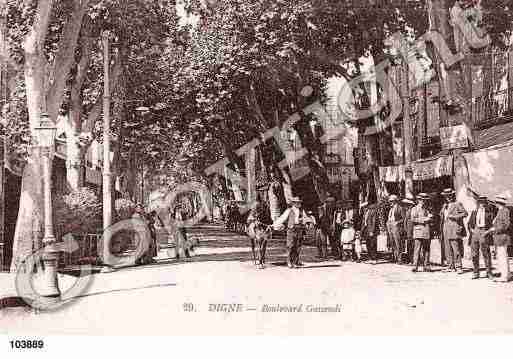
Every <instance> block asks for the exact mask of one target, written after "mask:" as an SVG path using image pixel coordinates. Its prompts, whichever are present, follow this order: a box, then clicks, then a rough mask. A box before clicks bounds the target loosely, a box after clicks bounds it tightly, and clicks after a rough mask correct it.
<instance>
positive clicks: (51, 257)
mask: <svg viewBox="0 0 513 359" xmlns="http://www.w3.org/2000/svg"><path fill="white" fill-rule="evenodd" d="M56 131H57V128H56V127H55V125H54V123H53V122H52V120H50V118H49V117H48V115H47V114H45V113H43V114H41V122H40V124H39V126H38V127H36V128H35V132H36V134H37V135H36V136H37V140H38V144H39V146H40V148H41V152H42V155H43V181H44V193H43V194H44V225H45V228H44V237H43V248H44V251H43V264H44V273H43V281H42V283H41V289H40V294H41V296H43V297H59V296H60V291H59V284H58V280H57V264H58V259H59V252H58V251H57V248H56V246H55V236H54V233H53V214H52V182H51V165H52V154H53V150H54V145H55V132H56Z"/></svg>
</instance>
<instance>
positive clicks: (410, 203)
mask: <svg viewBox="0 0 513 359" xmlns="http://www.w3.org/2000/svg"><path fill="white" fill-rule="evenodd" d="M402 202H403V204H404V206H405V212H404V224H403V228H404V236H405V238H406V243H405V246H406V258H407V261H408V263H413V247H414V241H413V222H412V220H411V210H412V208H413V207H414V206H415V198H405V199H403V200H402Z"/></svg>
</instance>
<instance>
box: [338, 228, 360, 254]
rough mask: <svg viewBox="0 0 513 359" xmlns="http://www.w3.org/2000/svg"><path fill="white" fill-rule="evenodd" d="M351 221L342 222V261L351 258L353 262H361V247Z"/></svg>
mask: <svg viewBox="0 0 513 359" xmlns="http://www.w3.org/2000/svg"><path fill="white" fill-rule="evenodd" d="M355 234H356V233H355V230H354V228H353V224H352V223H351V221H348V220H345V221H343V222H342V232H341V233H340V244H341V248H342V256H341V259H342V260H343V261H345V260H347V259H348V258H350V259H351V260H355V259H356V260H358V261H359V260H360V253H361V245H358V244H359V243H356V235H355Z"/></svg>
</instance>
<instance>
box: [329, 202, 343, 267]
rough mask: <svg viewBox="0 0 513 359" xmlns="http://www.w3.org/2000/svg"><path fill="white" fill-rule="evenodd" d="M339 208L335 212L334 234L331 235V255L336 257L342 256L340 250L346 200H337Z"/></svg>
mask: <svg viewBox="0 0 513 359" xmlns="http://www.w3.org/2000/svg"><path fill="white" fill-rule="evenodd" d="M336 206H337V209H336V210H335V213H334V214H333V225H332V227H333V236H332V237H331V241H330V247H331V255H332V256H333V257H335V258H339V257H340V256H341V250H340V234H341V233H342V222H343V221H344V220H345V219H346V210H345V208H344V201H342V200H339V201H337V202H336Z"/></svg>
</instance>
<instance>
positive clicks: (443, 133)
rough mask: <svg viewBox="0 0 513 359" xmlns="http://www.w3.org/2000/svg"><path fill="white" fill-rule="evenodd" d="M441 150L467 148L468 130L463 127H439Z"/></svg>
mask: <svg viewBox="0 0 513 359" xmlns="http://www.w3.org/2000/svg"><path fill="white" fill-rule="evenodd" d="M440 141H441V143H442V150H451V149H456V148H466V147H468V128H467V126H465V125H457V126H449V127H440Z"/></svg>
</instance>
